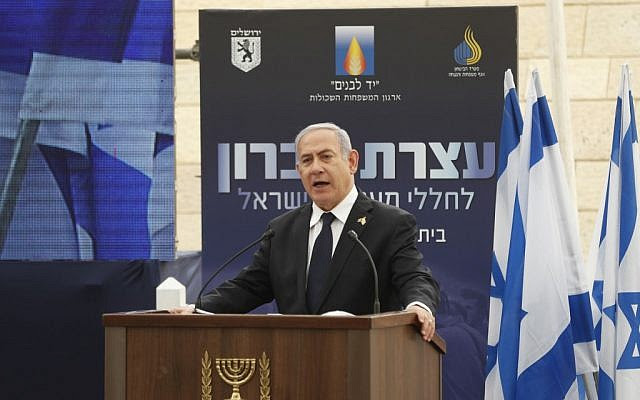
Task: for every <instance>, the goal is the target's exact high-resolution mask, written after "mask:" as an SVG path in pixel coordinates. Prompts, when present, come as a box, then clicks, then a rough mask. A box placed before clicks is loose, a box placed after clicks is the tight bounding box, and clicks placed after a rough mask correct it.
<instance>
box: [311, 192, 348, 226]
mask: <svg viewBox="0 0 640 400" xmlns="http://www.w3.org/2000/svg"><path fill="white" fill-rule="evenodd" d="M357 199H358V190H357V189H356V185H353V186H352V187H351V191H350V192H349V194H347V196H346V197H345V198H344V199H342V201H341V202H340V203H338V205H337V206H335V207H333V209H332V210H329V212H331V213H333V215H334V216H335V217H336V219H338V220H340V222H342V223H343V224H346V223H347V218H349V213H350V212H351V209H352V208H353V205H354V204H355V203H356V200H357ZM311 209H312V212H311V220H310V221H309V227H312V226H314V225H315V224H317V223H318V221H319V220H320V217H322V214H324V213H325V212H327V211H324V210H323V209H321V208H320V207H318V206H317V205H316V203H313V204H312V205H311Z"/></svg>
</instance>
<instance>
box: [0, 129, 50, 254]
mask: <svg viewBox="0 0 640 400" xmlns="http://www.w3.org/2000/svg"><path fill="white" fill-rule="evenodd" d="M38 126H40V121H37V120H33V119H26V120H24V119H23V120H20V127H19V128H18V136H17V137H16V142H15V144H14V146H13V156H12V157H11V164H10V165H9V169H8V171H7V176H6V178H5V180H4V186H3V188H2V194H1V195H0V255H1V254H2V250H3V249H4V243H5V240H6V238H7V233H8V232H9V227H10V225H11V220H12V219H13V211H14V210H15V208H16V203H17V201H18V195H19V194H20V187H21V186H22V179H23V178H24V173H25V171H26V169H27V162H28V161H29V155H30V154H31V147H32V146H33V142H34V141H35V139H36V134H37V133H38Z"/></svg>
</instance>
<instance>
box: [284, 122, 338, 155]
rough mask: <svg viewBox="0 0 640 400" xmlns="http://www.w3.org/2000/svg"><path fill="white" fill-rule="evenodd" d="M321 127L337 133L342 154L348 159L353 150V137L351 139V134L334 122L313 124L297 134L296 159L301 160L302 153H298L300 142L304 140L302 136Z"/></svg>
mask: <svg viewBox="0 0 640 400" xmlns="http://www.w3.org/2000/svg"><path fill="white" fill-rule="evenodd" d="M319 129H328V130H330V131H332V132H334V133H335V134H336V137H337V138H338V143H339V145H340V153H341V154H342V158H343V159H345V160H346V159H348V158H349V153H350V152H351V139H349V134H348V133H347V131H345V130H344V129H342V128H340V127H339V126H338V125H336V124H334V123H333V122H321V123H319V124H312V125H309V126H307V127H306V128H304V129H303V130H301V131H300V133H298V135H297V136H296V141H295V146H296V161H300V155H299V154H298V144H300V140H302V137H303V136H304V135H306V134H307V133H309V132H313V131H317V130H319Z"/></svg>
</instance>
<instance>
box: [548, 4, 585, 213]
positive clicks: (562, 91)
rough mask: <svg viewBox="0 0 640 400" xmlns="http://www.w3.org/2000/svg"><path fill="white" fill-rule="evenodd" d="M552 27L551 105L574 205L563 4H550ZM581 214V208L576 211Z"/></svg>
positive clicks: (550, 38) (550, 32)
mask: <svg viewBox="0 0 640 400" xmlns="http://www.w3.org/2000/svg"><path fill="white" fill-rule="evenodd" d="M546 4H547V7H546V8H547V16H548V21H549V24H548V27H549V29H548V30H549V49H550V56H549V61H550V63H551V85H552V87H553V103H552V104H551V106H552V108H553V114H554V118H553V120H554V122H555V124H556V133H557V134H558V137H559V138H560V140H559V143H560V152H561V153H562V159H563V160H564V170H565V174H566V176H567V183H568V185H569V193H570V195H571V201H572V203H573V204H574V205H577V203H576V198H577V196H576V169H575V158H574V153H573V135H572V130H571V110H570V108H569V89H568V84H567V79H565V78H566V76H567V44H566V32H565V26H564V4H563V0H546ZM576 210H577V207H576Z"/></svg>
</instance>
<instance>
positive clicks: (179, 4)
mask: <svg viewBox="0 0 640 400" xmlns="http://www.w3.org/2000/svg"><path fill="white" fill-rule="evenodd" d="M174 3H175V9H176V11H184V10H191V11H193V10H201V9H203V10H206V9H212V8H237V9H243V8H263V6H264V5H263V4H264V1H263V0H215V1H212V0H174Z"/></svg>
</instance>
